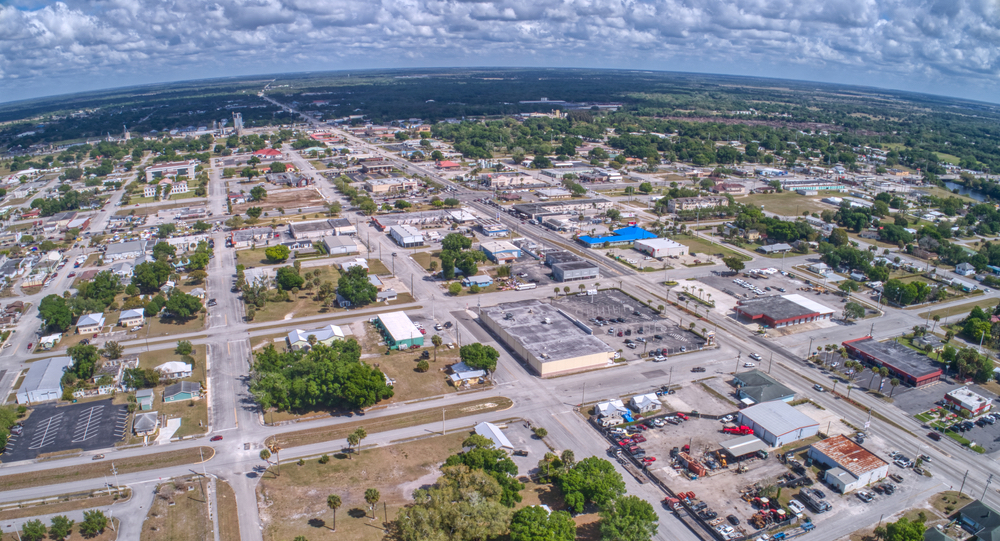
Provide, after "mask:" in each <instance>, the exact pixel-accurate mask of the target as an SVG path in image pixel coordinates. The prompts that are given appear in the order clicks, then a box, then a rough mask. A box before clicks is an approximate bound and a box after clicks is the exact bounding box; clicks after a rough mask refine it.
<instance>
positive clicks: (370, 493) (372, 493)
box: [365, 488, 382, 520]
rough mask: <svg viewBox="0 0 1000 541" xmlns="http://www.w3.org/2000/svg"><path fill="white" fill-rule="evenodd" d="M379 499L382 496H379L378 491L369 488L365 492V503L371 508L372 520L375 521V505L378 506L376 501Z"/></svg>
mask: <svg viewBox="0 0 1000 541" xmlns="http://www.w3.org/2000/svg"><path fill="white" fill-rule="evenodd" d="M381 498H382V495H381V494H379V492H378V489H375V488H369V489H368V490H366V491H365V501H366V502H368V505H369V506H370V507H371V508H372V520H375V505H376V504H378V501H379V499H381Z"/></svg>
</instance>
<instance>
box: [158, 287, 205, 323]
mask: <svg viewBox="0 0 1000 541" xmlns="http://www.w3.org/2000/svg"><path fill="white" fill-rule="evenodd" d="M163 307H164V308H166V310H167V312H170V313H171V314H173V315H174V316H175V317H177V318H178V319H191V318H193V317H194V316H195V315H197V314H198V311H199V310H201V308H202V305H201V300H199V299H198V297H195V296H194V295H188V294H187V293H184V292H183V291H174V293H173V295H170V298H169V299H167V302H166V304H164V305H163Z"/></svg>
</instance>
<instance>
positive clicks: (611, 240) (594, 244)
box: [577, 225, 656, 248]
mask: <svg viewBox="0 0 1000 541" xmlns="http://www.w3.org/2000/svg"><path fill="white" fill-rule="evenodd" d="M612 233H614V234H613V235H608V236H606V237H591V236H589V235H583V236H581V237H580V238H579V239H577V240H579V241H580V243H581V244H584V245H586V246H587V247H588V248H599V247H601V246H604V243H608V245H610V246H619V245H622V244H632V243H633V242H635V241H637V240H645V239H655V238H656V235H655V234H653V233H650V232H649V231H646V230H645V229H643V228H641V227H639V226H637V225H630V226H628V227H623V228H621V229H615V230H614V231H612Z"/></svg>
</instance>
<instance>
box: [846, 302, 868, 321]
mask: <svg viewBox="0 0 1000 541" xmlns="http://www.w3.org/2000/svg"><path fill="white" fill-rule="evenodd" d="M863 317H865V307H864V306H861V305H860V304H858V303H856V302H849V303H847V304H845V305H844V319H845V320H851V319H861V318H863Z"/></svg>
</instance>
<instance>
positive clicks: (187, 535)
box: [142, 477, 239, 541]
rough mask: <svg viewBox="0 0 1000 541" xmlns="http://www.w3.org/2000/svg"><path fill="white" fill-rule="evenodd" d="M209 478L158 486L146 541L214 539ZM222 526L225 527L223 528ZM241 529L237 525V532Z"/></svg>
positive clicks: (144, 532)
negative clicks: (209, 511)
mask: <svg viewBox="0 0 1000 541" xmlns="http://www.w3.org/2000/svg"><path fill="white" fill-rule="evenodd" d="M207 485H208V479H203V478H201V477H191V478H185V479H175V480H174V481H171V482H169V483H163V484H161V485H158V486H157V487H156V496H154V497H153V505H151V506H150V507H149V514H148V515H147V516H146V520H145V521H144V522H143V523H142V539H143V541H188V540H190V541H201V540H204V539H210V538H211V537H212V521H211V520H209V518H208V499H207V498H206V496H205V488H204V487H205V486H207ZM220 527H221V525H220ZM238 531H239V526H238V525H237V532H238Z"/></svg>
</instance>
